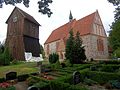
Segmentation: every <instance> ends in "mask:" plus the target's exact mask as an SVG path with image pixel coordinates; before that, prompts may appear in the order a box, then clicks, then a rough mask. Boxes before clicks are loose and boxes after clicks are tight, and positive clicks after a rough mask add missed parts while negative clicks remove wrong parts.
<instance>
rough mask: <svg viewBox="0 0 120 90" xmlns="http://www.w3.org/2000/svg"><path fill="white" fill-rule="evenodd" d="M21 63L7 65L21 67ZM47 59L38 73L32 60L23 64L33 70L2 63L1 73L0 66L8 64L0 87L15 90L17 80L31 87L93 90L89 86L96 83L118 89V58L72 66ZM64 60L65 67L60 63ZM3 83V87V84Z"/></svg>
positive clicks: (0, 79) (37, 67)
mask: <svg viewBox="0 0 120 90" xmlns="http://www.w3.org/2000/svg"><path fill="white" fill-rule="evenodd" d="M24 63H29V62H24ZM24 63H23V62H22V63H18V65H14V64H13V65H10V66H16V67H19V69H21V68H22V67H23V65H22V64H24ZM48 63H49V62H47V63H46V62H44V61H43V63H42V67H41V73H39V66H37V63H35V62H31V63H29V64H30V66H27V65H26V68H30V67H31V68H36V70H33V71H27V70H28V69H26V71H25V72H23V71H18V70H12V68H10V66H1V67H0V69H1V70H0V73H3V71H2V68H4V69H5V67H6V69H8V68H9V70H10V72H7V73H6V74H4V75H3V76H2V75H1V76H0V77H1V78H0V90H16V89H15V85H16V84H17V83H19V82H25V84H26V85H27V88H29V90H33V89H30V88H32V87H36V88H38V89H35V90H39V89H40V90H56V89H59V90H94V89H91V87H94V86H95V85H97V86H99V88H98V89H96V90H102V89H106V90H109V89H111V90H112V89H116V90H119V89H120V82H119V81H120V78H119V77H120V61H117V60H114V61H99V62H95V61H89V62H87V63H84V64H73V66H69V65H68V64H67V63H68V62H62V63H61V64H60V63H58V62H56V63H53V64H50V63H49V64H48ZM63 63H64V64H65V66H64V67H62V64H63ZM20 65H22V67H20ZM23 69H24V67H23ZM20 72H21V73H20ZM5 83H6V84H5ZM7 84H8V86H7ZM4 85H6V87H3V86H4ZM2 88H6V89H2ZM9 88H12V89H9ZM13 88H14V89H13Z"/></svg>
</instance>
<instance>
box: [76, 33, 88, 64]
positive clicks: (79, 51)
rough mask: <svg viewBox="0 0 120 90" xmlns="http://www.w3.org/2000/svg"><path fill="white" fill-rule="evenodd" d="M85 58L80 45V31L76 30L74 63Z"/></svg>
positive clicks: (80, 61)
mask: <svg viewBox="0 0 120 90" xmlns="http://www.w3.org/2000/svg"><path fill="white" fill-rule="evenodd" d="M85 59H86V55H85V50H84V47H83V46H82V39H81V38H80V33H79V32H77V33H76V36H75V41H74V63H82V62H83V61H84V60H85Z"/></svg>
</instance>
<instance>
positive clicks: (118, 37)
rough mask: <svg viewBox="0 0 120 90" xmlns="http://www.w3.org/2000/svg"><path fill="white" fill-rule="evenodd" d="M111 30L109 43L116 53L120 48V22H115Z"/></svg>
mask: <svg viewBox="0 0 120 90" xmlns="http://www.w3.org/2000/svg"><path fill="white" fill-rule="evenodd" d="M111 29H112V30H111V31H110V34H109V42H110V45H111V47H112V49H113V51H115V50H116V49H118V48H119V47H120V21H116V22H114V23H113V24H112V26H111Z"/></svg>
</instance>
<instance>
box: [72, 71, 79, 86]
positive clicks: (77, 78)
mask: <svg viewBox="0 0 120 90" xmlns="http://www.w3.org/2000/svg"><path fill="white" fill-rule="evenodd" d="M78 83H80V72H78V71H75V72H73V84H74V85H75V84H78Z"/></svg>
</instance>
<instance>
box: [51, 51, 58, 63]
mask: <svg viewBox="0 0 120 90" xmlns="http://www.w3.org/2000/svg"><path fill="white" fill-rule="evenodd" d="M58 60H59V55H58V54H56V53H53V54H50V55H49V62H50V63H51V64H52V63H56V62H57V61H58Z"/></svg>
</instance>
